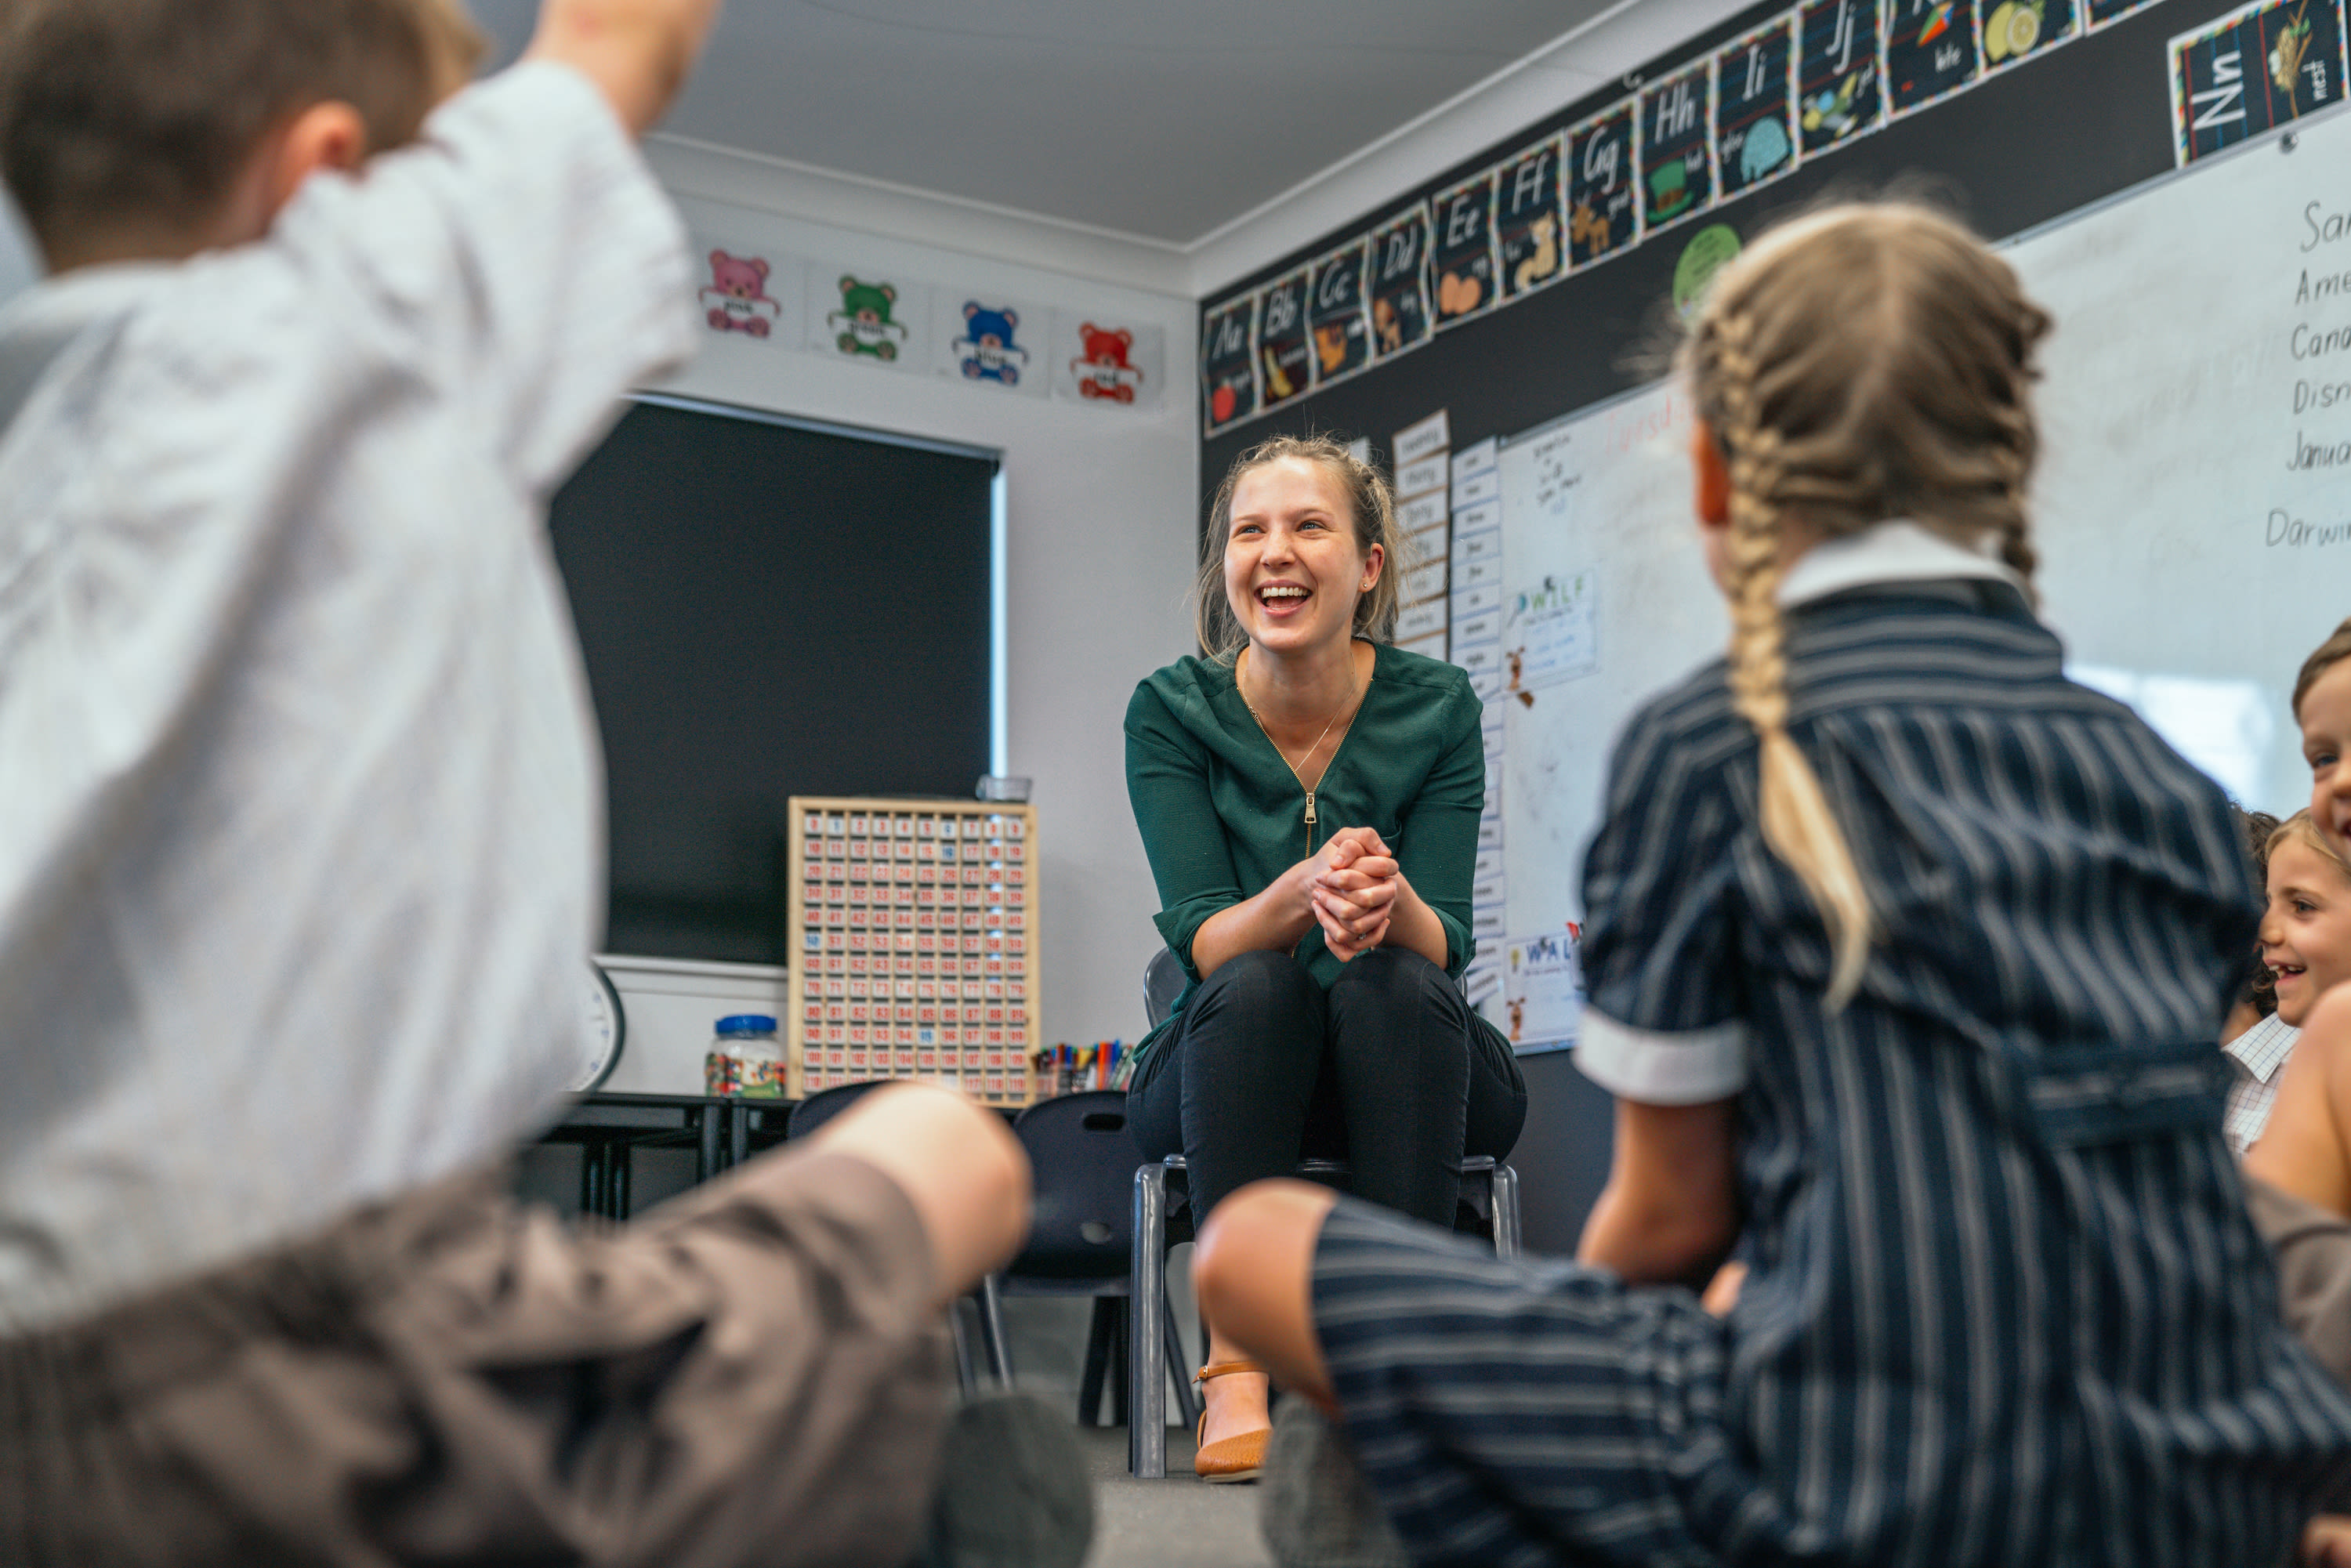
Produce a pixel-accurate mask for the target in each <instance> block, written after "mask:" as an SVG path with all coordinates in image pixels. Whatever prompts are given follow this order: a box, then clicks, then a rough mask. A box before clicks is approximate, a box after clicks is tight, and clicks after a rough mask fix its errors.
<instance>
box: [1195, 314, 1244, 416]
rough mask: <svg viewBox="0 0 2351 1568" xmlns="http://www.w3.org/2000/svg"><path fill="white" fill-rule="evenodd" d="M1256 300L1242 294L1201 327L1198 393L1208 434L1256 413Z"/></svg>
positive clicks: (1212, 315)
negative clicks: (1203, 402)
mask: <svg viewBox="0 0 2351 1568" xmlns="http://www.w3.org/2000/svg"><path fill="white" fill-rule="evenodd" d="M1257 298H1258V297H1257V296H1256V295H1254V294H1244V295H1243V296H1241V297H1240V298H1238V299H1235V300H1232V301H1229V302H1228V303H1227V304H1226V305H1224V306H1223V307H1221V308H1217V309H1216V310H1212V311H1210V312H1209V313H1208V319H1207V320H1206V321H1204V322H1202V323H1201V325H1200V392H1201V395H1202V396H1204V397H1205V398H1207V416H1208V417H1207V431H1208V434H1211V435H1214V434H1217V432H1218V431H1220V430H1223V429H1225V428H1226V427H1227V426H1228V425H1233V424H1238V423H1240V422H1241V421H1242V420H1244V419H1247V418H1249V415H1251V414H1253V413H1256V412H1257Z"/></svg>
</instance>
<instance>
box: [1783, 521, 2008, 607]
mask: <svg viewBox="0 0 2351 1568" xmlns="http://www.w3.org/2000/svg"><path fill="white" fill-rule="evenodd" d="M1954 577H1973V578H1986V579H1990V580H1992V581H1995V582H2005V583H2007V584H2008V585H2009V586H2010V587H2011V588H2013V589H2015V590H2016V591H2018V592H2020V593H2022V592H2023V591H2024V580H2023V579H2022V578H2021V577H2019V576H2017V575H2016V573H2015V572H2013V571H2011V570H2009V569H2008V567H2006V566H2005V565H2003V564H2001V562H2000V561H1998V560H1995V559H1992V558H1991V556H1989V555H1987V554H1985V553H1984V552H1983V550H1982V549H1969V548H1968V547H1967V546H1965V545H1962V544H1958V543H1955V542H1954V541H1952V540H1951V539H1949V538H1947V537H1945V536H1944V535H1941V534H1938V533H1936V532H1934V531H1933V530H1932V529H1930V528H1926V527H1924V526H1922V525H1920V524H1918V523H1914V522H1912V521H1911V520H1910V519H1909V518H1907V517H1895V518H1891V519H1889V520H1888V521H1886V522H1883V523H1873V524H1871V525H1870V526H1869V527H1868V528H1864V529H1862V530H1861V531H1860V532H1859V533H1857V534H1846V535H1844V537H1842V538H1833V539H1823V540H1822V541H1821V542H1820V543H1818V544H1816V545H1814V546H1813V548H1812V549H1808V550H1806V551H1805V552H1804V553H1803V554H1802V555H1801V556H1799V557H1797V558H1796V564H1795V565H1793V566H1792V567H1790V568H1789V569H1788V574H1787V575H1786V576H1785V577H1783V578H1782V579H1781V580H1780V595H1779V597H1780V607H1781V608H1782V609H1783V610H1785V609H1790V608H1792V607H1793V606H1795V605H1798V604H1807V603H1810V602H1811V601H1813V600H1815V599H1825V598H1827V597H1828V596H1829V595H1830V594H1832V593H1843V592H1844V591H1845V590H1846V589H1848V588H1861V587H1865V586H1866V585H1868V584H1871V583H1878V582H1928V581H1932V580H1936V579H1938V578H1941V579H1948V578H1954Z"/></svg>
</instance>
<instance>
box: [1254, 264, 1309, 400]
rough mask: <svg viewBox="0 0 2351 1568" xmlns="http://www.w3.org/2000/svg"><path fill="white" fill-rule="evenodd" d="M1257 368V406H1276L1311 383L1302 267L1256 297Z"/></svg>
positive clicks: (1302, 393) (1297, 394)
mask: <svg viewBox="0 0 2351 1568" xmlns="http://www.w3.org/2000/svg"><path fill="white" fill-rule="evenodd" d="M1257 369H1258V387H1259V406H1260V407H1263V408H1268V409H1273V408H1280V406H1281V405H1282V404H1283V403H1286V402H1289V401H1290V399H1292V398H1295V397H1301V396H1303V395H1304V394H1305V392H1306V390H1307V389H1308V388H1309V387H1311V386H1312V385H1313V384H1314V370H1313V356H1312V355H1311V353H1309V352H1308V350H1307V346H1306V269H1305V268H1304V267H1301V268H1299V269H1298V270H1297V271H1296V272H1293V273H1291V274H1290V276H1289V277H1285V278H1283V279H1281V280H1280V282H1279V283H1271V284H1268V285H1267V286H1266V289H1265V292H1264V293H1263V294H1261V295H1259V297H1258V307H1257Z"/></svg>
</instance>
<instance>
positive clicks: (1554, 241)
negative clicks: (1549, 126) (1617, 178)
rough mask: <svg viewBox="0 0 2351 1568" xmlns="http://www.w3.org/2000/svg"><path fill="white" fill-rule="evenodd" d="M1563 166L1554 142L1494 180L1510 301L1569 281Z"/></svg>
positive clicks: (1498, 235) (1497, 229) (1497, 226)
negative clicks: (1563, 279) (1564, 279)
mask: <svg viewBox="0 0 2351 1568" xmlns="http://www.w3.org/2000/svg"><path fill="white" fill-rule="evenodd" d="M1560 165H1561V154H1560V141H1559V138H1558V137H1556V136H1551V137H1546V138H1544V139H1543V140H1542V141H1539V142H1537V143H1536V144H1535V145H1534V146H1532V147H1530V148H1528V149H1527V150H1526V151H1525V152H1521V153H1520V154H1519V155H1518V156H1517V157H1516V158H1513V159H1511V160H1510V162H1507V163H1505V164H1503V165H1502V167H1501V171H1500V172H1499V174H1497V175H1496V177H1495V186H1494V234H1495V236H1496V240H1497V242H1498V244H1499V248H1500V251H1501V257H1502V274H1501V280H1500V283H1501V291H1502V297H1503V298H1506V299H1510V298H1517V297H1518V296H1520V295H1521V294H1525V293H1527V292H1529V291H1531V290H1532V289H1536V288H1540V287H1542V286H1543V285H1544V284H1546V283H1549V282H1551V281H1552V279H1554V278H1558V277H1565V276H1566V275H1567V267H1565V266H1564V265H1563V262H1564V259H1565V256H1566V242H1567V233H1566V229H1567V225H1566V224H1565V222H1564V221H1563V219H1562V214H1561V211H1560V205H1561V202H1560Z"/></svg>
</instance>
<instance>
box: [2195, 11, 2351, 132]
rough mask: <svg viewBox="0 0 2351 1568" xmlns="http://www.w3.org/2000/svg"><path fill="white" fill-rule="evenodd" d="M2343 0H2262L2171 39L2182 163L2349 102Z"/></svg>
mask: <svg viewBox="0 0 2351 1568" xmlns="http://www.w3.org/2000/svg"><path fill="white" fill-rule="evenodd" d="M2345 31H2346V29H2345V27H2344V19H2343V11H2342V5H2341V0H2255V3H2254V4H2252V5H2246V6H2242V7H2241V8H2240V9H2238V10H2235V11H2231V13H2229V15H2227V16H2223V17H2221V18H2220V20H2218V21H2216V22H2213V23H2211V24H2210V25H2209V26H2202V27H2199V28H2198V29H2196V30H2195V31H2194V32H2192V33H2184V34H2182V35H2180V36H2179V37H2176V38H2174V39H2172V40H2171V44H2170V48H2169V51H2168V52H2169V55H2170V58H2171V122H2172V132H2173V144H2172V151H2173V152H2174V154H2175V156H2176V157H2177V158H2178V160H2179V162H2181V163H2183V164H2184V163H2191V162H2195V161H2196V160H2197V159H2199V158H2204V157H2209V156H2210V155H2211V154H2212V153H2215V152H2221V151H2223V150H2224V149H2227V148H2230V147H2234V146H2236V145H2237V144H2238V143H2240V142H2242V141H2248V140H2250V139H2252V138H2253V137H2256V136H2260V135H2262V134H2264V133H2265V132H2268V131H2274V130H2276V129H2277V128H2278V127H2280V126H2282V125H2285V124H2288V123H2290V122H2292V121H2294V120H2300V119H2302V118H2303V117H2304V116H2305V115H2308V114H2312V113H2314V112H2316V111H2317V110H2322V109H2326V108H2330V107H2332V106H2333V105H2335V104H2338V103H2340V102H2342V101H2343V89H2344V79H2345V78H2344V72H2345V68H2346V59H2345V55H2344V35H2345Z"/></svg>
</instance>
